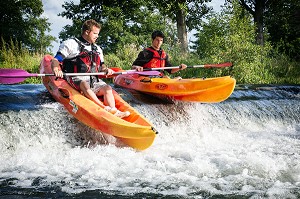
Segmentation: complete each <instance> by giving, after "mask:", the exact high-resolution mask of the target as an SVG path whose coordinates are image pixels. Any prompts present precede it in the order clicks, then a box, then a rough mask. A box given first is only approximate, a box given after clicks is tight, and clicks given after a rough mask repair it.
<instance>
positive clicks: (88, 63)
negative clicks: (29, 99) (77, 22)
mask: <svg viewBox="0 0 300 199" xmlns="http://www.w3.org/2000/svg"><path fill="white" fill-rule="evenodd" d="M100 30H101V25H100V24H99V23H97V22H96V21H95V20H93V19H91V20H87V21H85V22H84V23H83V25H82V29H81V37H79V38H72V39H68V40H66V41H64V42H62V43H61V45H60V46H59V50H58V52H57V54H56V55H55V57H54V58H53V59H52V63H51V67H52V70H53V72H54V74H55V76H56V77H60V78H63V72H67V73H73V72H74V73H85V72H86V73H90V72H100V71H101V72H103V71H104V72H106V73H107V75H111V74H113V70H111V69H109V68H107V67H106V66H105V64H104V58H103V51H102V49H101V48H100V47H99V46H98V45H97V44H95V42H96V40H97V38H98V36H99V32H100ZM66 80H67V81H68V83H69V84H70V85H71V86H72V87H74V88H75V89H76V90H78V91H81V92H83V94H84V95H85V96H86V97H88V98H89V99H90V100H92V101H94V102H95V103H96V104H99V105H103V103H102V102H101V101H100V100H99V99H98V97H97V96H103V98H104V105H105V108H104V109H105V110H107V111H109V112H111V113H112V114H115V115H116V116H118V117H120V118H123V117H128V116H129V115H130V112H129V111H125V112H121V111H119V110H117V109H116V107H115V99H114V96H113V93H112V88H111V87H110V86H109V85H107V84H106V83H105V82H104V81H102V80H101V79H99V78H98V77H97V76H73V77H71V76H68V77H66Z"/></svg>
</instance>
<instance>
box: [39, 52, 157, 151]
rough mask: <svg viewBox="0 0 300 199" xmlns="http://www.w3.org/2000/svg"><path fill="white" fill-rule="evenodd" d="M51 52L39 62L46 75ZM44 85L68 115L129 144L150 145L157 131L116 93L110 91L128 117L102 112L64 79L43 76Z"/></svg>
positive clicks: (137, 146)
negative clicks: (127, 112)
mask: <svg viewBox="0 0 300 199" xmlns="http://www.w3.org/2000/svg"><path fill="white" fill-rule="evenodd" d="M52 58H53V57H52V56H51V55H46V56H44V58H43V59H42V61H41V65H40V72H41V73H45V74H49V73H52V70H51V59H52ZM43 84H44V85H45V87H46V88H47V90H48V91H49V92H50V93H51V95H52V96H53V98H54V99H55V100H56V101H57V102H59V103H61V104H63V105H64V107H65V108H66V109H67V110H68V112H69V113H70V114H72V115H73V116H74V117H75V118H77V119H78V120H79V121H81V122H82V123H84V124H86V125H87V126H89V127H91V128H93V129H96V130H99V131H101V132H102V133H106V134H110V135H113V136H115V137H116V138H119V139H120V140H121V141H122V142H124V143H125V144H127V145H128V146H130V147H132V148H135V149H138V150H144V149H147V148H148V147H150V146H151V145H152V143H153V141H154V139H155V136H156V133H157V132H156V131H155V129H154V128H153V127H152V124H151V123H150V122H149V121H148V120H147V119H146V118H144V117H143V116H142V115H141V114H139V113H138V112H137V111H136V110H135V109H133V108H132V107H131V106H130V105H129V104H128V103H126V102H125V101H124V100H123V99H122V98H121V97H120V96H119V95H118V94H117V92H115V91H113V93H114V97H115V100H116V107H117V108H118V109H119V110H121V111H129V112H130V116H129V117H127V118H123V119H120V118H118V117H116V116H114V115H113V114H111V113H109V112H107V111H105V110H104V109H103V108H104V107H101V106H99V105H97V104H95V103H94V102H93V101H91V100H89V99H88V98H86V97H85V96H83V95H82V94H80V93H79V92H78V91H77V90H75V89H74V88H72V87H71V86H70V85H69V84H68V83H67V82H66V81H65V80H64V79H57V80H56V77H55V76H46V77H43Z"/></svg>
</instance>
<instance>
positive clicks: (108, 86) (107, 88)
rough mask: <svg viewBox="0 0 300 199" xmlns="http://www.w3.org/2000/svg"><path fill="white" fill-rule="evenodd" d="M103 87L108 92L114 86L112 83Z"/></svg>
mask: <svg viewBox="0 0 300 199" xmlns="http://www.w3.org/2000/svg"><path fill="white" fill-rule="evenodd" d="M102 89H103V91H104V92H106V93H107V92H112V88H111V86H110V85H105V86H103V88H102Z"/></svg>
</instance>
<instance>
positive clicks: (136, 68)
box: [132, 66, 144, 71]
mask: <svg viewBox="0 0 300 199" xmlns="http://www.w3.org/2000/svg"><path fill="white" fill-rule="evenodd" d="M132 69H135V70H136V71H143V70H144V68H143V67H142V66H132Z"/></svg>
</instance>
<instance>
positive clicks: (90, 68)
mask: <svg viewBox="0 0 300 199" xmlns="http://www.w3.org/2000/svg"><path fill="white" fill-rule="evenodd" d="M74 40H75V41H76V42H77V43H78V45H79V46H80V53H79V55H77V56H75V57H72V58H65V59H64V60H63V62H62V71H63V72H65V73H91V72H98V71H101V66H100V64H101V60H100V55H99V53H98V52H97V47H96V46H95V45H93V44H92V51H88V50H86V49H85V45H84V44H83V43H82V42H81V41H79V40H78V39H77V38H74Z"/></svg>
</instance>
